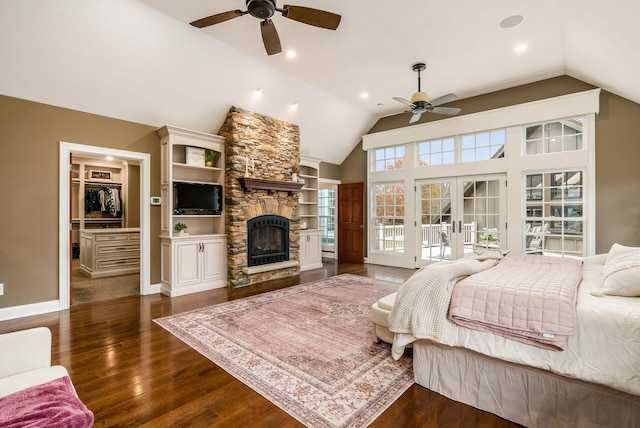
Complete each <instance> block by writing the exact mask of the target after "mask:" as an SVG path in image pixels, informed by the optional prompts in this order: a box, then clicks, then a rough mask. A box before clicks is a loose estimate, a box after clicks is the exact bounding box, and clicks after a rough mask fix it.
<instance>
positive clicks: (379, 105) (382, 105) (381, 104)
mask: <svg viewBox="0 0 640 428" xmlns="http://www.w3.org/2000/svg"><path fill="white" fill-rule="evenodd" d="M376 105H377V106H378V108H382V107H384V103H378V104H376Z"/></svg>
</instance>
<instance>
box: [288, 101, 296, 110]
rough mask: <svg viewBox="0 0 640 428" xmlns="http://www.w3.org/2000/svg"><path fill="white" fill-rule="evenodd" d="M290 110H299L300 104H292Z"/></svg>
mask: <svg viewBox="0 0 640 428" xmlns="http://www.w3.org/2000/svg"><path fill="white" fill-rule="evenodd" d="M289 109H290V110H298V102H297V101H294V102H292V103H291V105H290V106H289Z"/></svg>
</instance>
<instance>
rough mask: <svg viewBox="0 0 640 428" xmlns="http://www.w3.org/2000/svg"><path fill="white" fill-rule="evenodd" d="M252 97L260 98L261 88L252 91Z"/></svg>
mask: <svg viewBox="0 0 640 428" xmlns="http://www.w3.org/2000/svg"><path fill="white" fill-rule="evenodd" d="M253 95H255V96H257V97H260V96H262V88H256V89H255V91H253Z"/></svg>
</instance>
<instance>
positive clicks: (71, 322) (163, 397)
mask: <svg viewBox="0 0 640 428" xmlns="http://www.w3.org/2000/svg"><path fill="white" fill-rule="evenodd" d="M413 272H414V271H413V270H410V269H401V268H392V267H386V266H376V265H367V264H365V265H360V264H337V263H335V262H333V261H330V260H325V265H324V267H323V268H322V269H316V270H312V271H307V272H303V273H302V274H301V275H300V277H295V278H287V279H283V280H275V281H270V282H267V283H262V284H257V285H254V286H250V287H244V288H238V289H227V288H225V289H218V290H212V291H207V292H202V293H197V294H192V295H188V296H183V297H177V298H173V299H171V298H169V297H165V296H160V295H153V296H134V297H123V298H119V299H115V300H110V301H103V302H95V303H86V304H82V305H77V306H72V307H71V309H69V310H68V311H63V312H58V313H53V314H46V315H38V316H34V317H28V318H22V319H17V320H10V321H3V322H0V333H5V332H9V331H15V330H21V329H25V328H30V327H36V326H46V327H49V328H50V329H51V332H52V334H53V349H52V360H53V364H61V365H63V366H65V367H66V368H67V370H68V371H69V373H70V376H71V379H72V381H73V384H74V386H75V388H76V390H77V392H78V395H79V396H80V398H81V399H82V401H83V402H84V403H85V404H86V405H87V407H88V408H89V409H90V410H92V411H93V412H94V415H95V421H96V422H95V426H118V427H124V426H149V427H182V426H197V427H214V426H215V427H294V426H295V427H298V426H302V425H301V424H300V423H298V422H297V421H296V420H295V419H293V418H292V417H290V416H289V415H288V414H287V413H285V412H284V411H282V410H280V409H279V408H278V407H276V406H275V405H273V404H271V402H269V401H267V400H266V399H265V398H263V397H262V396H261V395H259V394H257V393H256V392H254V391H253V390H252V389H250V388H248V387H247V386H245V385H244V384H243V383H241V382H240V381H238V380H236V379H235V378H233V377H232V376H231V375H229V374H228V373H226V372H225V371H223V370H222V369H220V368H219V367H218V366H216V365H215V364H213V363H212V362H211V361H209V360H208V359H206V358H205V357H203V356H202V355H200V354H199V353H198V352H196V351H194V350H193V349H192V348H190V347H189V346H187V345H185V344H184V343H183V342H181V341H180V340H178V339H177V338H175V337H174V336H173V335H171V334H170V333H168V332H167V331H165V330H164V329H162V328H161V327H159V326H157V325H156V324H155V323H154V322H153V321H152V320H153V319H154V318H158V317H162V316H166V315H171V314H176V313H180V312H184V311H188V310H191V309H196V308H200V307H204V306H208V305H213V304H216V303H220V302H225V301H228V300H234V299H239V298H242V297H246V296H250V295H254V294H257V293H262V292H265V291H270V290H275V289H278V288H283V287H288V286H291V285H296V284H301V283H305V282H309V281H314V280H317V279H322V278H326V277H329V276H333V275H337V274H341V273H352V274H356V275H364V276H369V277H373V278H378V279H383V280H387V281H392V282H398V283H402V282H404V281H405V280H406V279H407V278H408V277H409V276H410V275H411V274H412V273H413ZM0 352H7V350H0ZM371 426H372V427H390V426H394V427H514V426H517V425H514V424H512V423H510V422H507V421H505V420H503V419H500V418H498V417H497V416H495V415H492V414H489V413H486V412H482V411H480V410H477V409H474V408H472V407H470V406H466V405H464V404H461V403H457V402H455V401H452V400H449V399H447V398H445V397H443V396H441V395H439V394H436V393H434V392H431V391H429V390H428V389H425V388H422V387H420V386H417V385H413V386H412V387H411V388H409V390H407V391H406V392H405V393H404V394H403V395H402V396H401V397H400V398H399V399H398V400H397V401H396V402H395V403H394V404H393V405H392V406H391V407H389V408H388V409H387V410H386V411H385V412H384V413H383V414H382V415H381V416H380V417H379V418H378V419H377V420H376V421H375V422H374V423H373V424H372V425H371Z"/></svg>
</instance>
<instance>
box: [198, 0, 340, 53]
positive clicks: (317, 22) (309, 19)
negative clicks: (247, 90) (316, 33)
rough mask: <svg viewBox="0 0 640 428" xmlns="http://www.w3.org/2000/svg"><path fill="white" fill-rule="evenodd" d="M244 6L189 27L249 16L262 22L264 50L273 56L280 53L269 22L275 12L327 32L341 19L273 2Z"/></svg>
mask: <svg viewBox="0 0 640 428" xmlns="http://www.w3.org/2000/svg"><path fill="white" fill-rule="evenodd" d="M246 5H247V10H245V11H242V10H230V11H229V12H223V13H218V14H216V15H211V16H209V17H206V18H202V19H198V20H197V21H193V22H192V23H191V25H193V26H194V27H198V28H204V27H208V26H210V25H214V24H219V23H221V22H225V21H229V20H230V19H234V18H238V17H240V16H243V15H246V14H249V15H251V16H253V17H254V18H258V19H260V20H262V22H261V23H260V31H261V32H262V42H263V43H264V48H265V49H266V50H267V54H269V55H274V54H277V53H280V52H282V47H281V46H280V38H279V37H278V32H277V31H276V27H275V25H274V24H273V21H271V17H272V16H273V15H274V14H275V13H276V12H280V13H281V14H282V16H284V17H285V18H289V19H293V20H294V21H298V22H302V23H304V24H308V25H313V26H314V27H320V28H326V29H328V30H335V29H336V28H338V25H339V24H340V19H341V16H340V15H336V14H335V13H331V12H326V11H324V10H319V9H313V8H310V7H304V6H290V5H286V4H285V5H284V6H283V8H282V9H281V8H278V7H276V2H275V0H246Z"/></svg>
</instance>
